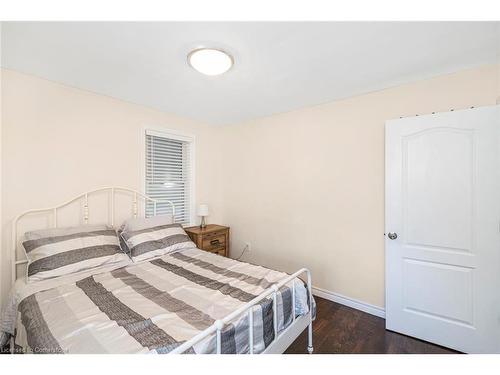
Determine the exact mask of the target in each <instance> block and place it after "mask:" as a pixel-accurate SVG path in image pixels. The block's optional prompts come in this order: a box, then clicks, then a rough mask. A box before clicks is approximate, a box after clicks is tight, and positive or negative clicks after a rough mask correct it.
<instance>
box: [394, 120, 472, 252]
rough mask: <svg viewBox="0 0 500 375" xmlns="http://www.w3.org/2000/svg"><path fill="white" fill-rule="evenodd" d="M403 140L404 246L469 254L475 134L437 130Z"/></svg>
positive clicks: (458, 130)
mask: <svg viewBox="0 0 500 375" xmlns="http://www.w3.org/2000/svg"><path fill="white" fill-rule="evenodd" d="M402 139H403V149H402V152H403V176H402V177H403V183H404V186H403V197H402V198H403V201H402V203H403V210H404V212H405V221H406V225H405V226H404V228H405V229H406V231H407V234H406V239H407V242H408V243H412V244H415V245H420V246H429V247H431V248H449V249H457V250H465V251H470V248H471V245H472V197H473V178H472V176H473V165H474V157H473V133H472V132H471V131H469V130H461V129H454V128H448V129H446V128H438V129H429V130H424V131H422V132H419V133H417V134H415V135H409V136H403V137H402Z"/></svg>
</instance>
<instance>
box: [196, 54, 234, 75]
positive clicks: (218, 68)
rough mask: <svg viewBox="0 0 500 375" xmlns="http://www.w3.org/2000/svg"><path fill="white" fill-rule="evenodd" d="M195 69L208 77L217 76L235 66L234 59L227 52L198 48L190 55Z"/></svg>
mask: <svg viewBox="0 0 500 375" xmlns="http://www.w3.org/2000/svg"><path fill="white" fill-rule="evenodd" d="M188 63H189V65H191V66H192V67H193V69H195V70H197V71H198V72H200V73H202V74H205V75H207V76H217V75H219V74H222V73H225V72H227V71H228V70H229V69H231V67H232V66H233V63H234V61H233V58H232V57H231V55H229V54H228V53H227V52H224V51H222V50H220V49H216V48H198V49H195V50H194V51H191V52H190V53H189V55H188Z"/></svg>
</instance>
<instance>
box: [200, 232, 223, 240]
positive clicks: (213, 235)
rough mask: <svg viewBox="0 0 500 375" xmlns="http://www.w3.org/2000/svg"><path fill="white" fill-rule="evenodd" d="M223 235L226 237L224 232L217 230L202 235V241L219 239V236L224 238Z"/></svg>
mask: <svg viewBox="0 0 500 375" xmlns="http://www.w3.org/2000/svg"><path fill="white" fill-rule="evenodd" d="M225 235H226V230H218V231H215V232H210V233H205V234H203V239H209V238H214V237H220V236H225Z"/></svg>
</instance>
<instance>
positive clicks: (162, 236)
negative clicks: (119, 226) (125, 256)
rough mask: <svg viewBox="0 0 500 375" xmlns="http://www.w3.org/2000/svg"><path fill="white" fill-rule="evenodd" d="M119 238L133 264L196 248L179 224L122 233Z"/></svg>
mask: <svg viewBox="0 0 500 375" xmlns="http://www.w3.org/2000/svg"><path fill="white" fill-rule="evenodd" d="M121 238H122V239H123V240H124V242H125V244H126V246H127V250H128V253H129V255H130V257H131V258H132V260H133V261H134V262H139V261H142V260H146V259H149V258H154V257H157V256H160V255H164V254H168V253H171V252H174V251H178V250H181V249H189V248H193V247H196V245H195V244H194V242H192V241H191V239H190V238H189V236H188V235H187V234H186V232H185V231H184V229H183V228H182V225H181V224H166V225H158V226H155V227H152V228H145V229H140V230H137V231H123V232H121Z"/></svg>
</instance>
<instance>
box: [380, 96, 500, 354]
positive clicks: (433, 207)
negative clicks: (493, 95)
mask: <svg viewBox="0 0 500 375" xmlns="http://www.w3.org/2000/svg"><path fill="white" fill-rule="evenodd" d="M499 145H500V107H498V106H496V107H483V108H477V109H469V110H463V111H455V112H449V113H442V114H435V115H429V116H419V117H413V118H405V119H400V120H393V121H388V122H387V124H386V197H385V202H386V203H385V204H386V228H385V229H386V240H385V241H386V328H387V329H390V330H393V331H396V332H400V333H403V334H407V335H410V336H414V337H417V338H420V339H423V340H426V341H430V342H433V343H436V344H440V345H443V346H446V347H450V348H453V349H456V350H459V351H463V352H466V353H500V303H499V301H500V177H499V176H500V152H499V148H500V147H499ZM396 236H397V237H396ZM389 237H391V238H392V239H391V238H389Z"/></svg>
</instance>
